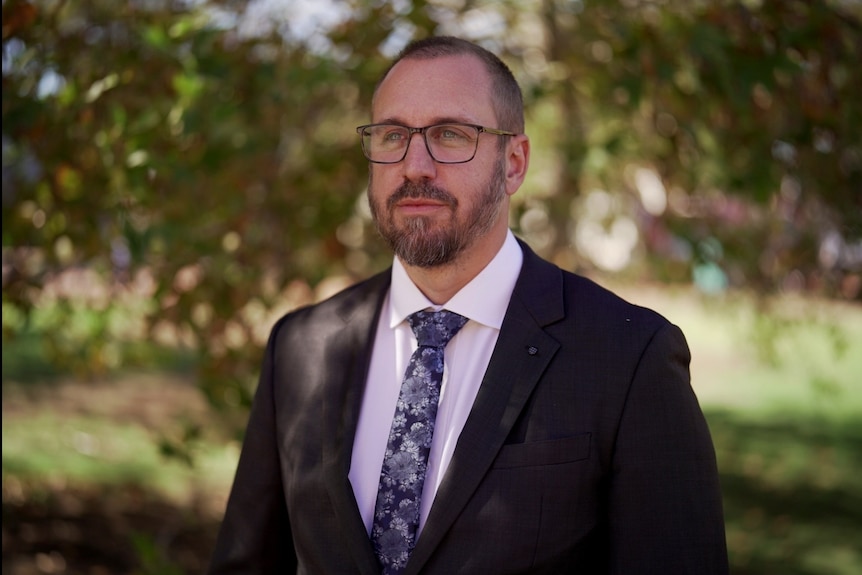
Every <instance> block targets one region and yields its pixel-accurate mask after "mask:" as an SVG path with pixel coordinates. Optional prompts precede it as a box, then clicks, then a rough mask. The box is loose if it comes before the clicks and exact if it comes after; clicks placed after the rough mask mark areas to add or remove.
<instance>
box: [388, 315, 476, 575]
mask: <svg viewBox="0 0 862 575" xmlns="http://www.w3.org/2000/svg"><path fill="white" fill-rule="evenodd" d="M407 321H408V323H409V324H410V327H411V328H412V329H413V333H414V334H415V335H416V340H417V341H418V342H419V347H418V348H417V349H416V351H415V352H413V355H412V356H411V358H410V363H409V364H408V365H407V371H406V373H405V374H404V380H403V382H402V384H401V392H400V394H399V396H398V403H397V404H396V407H395V416H394V418H393V419H392V427H391V429H390V430H389V441H388V443H387V445H386V454H385V456H384V458H383V468H382V469H381V471H380V485H379V487H378V491H377V504H376V506H375V509H374V521H373V525H372V528H371V541H372V543H373V545H374V551H375V553H376V554H377V558H378V560H379V561H380V565H381V567H382V569H383V573H384V574H386V575H390V574H396V573H400V572H401V571H403V570H404V568H405V567H406V566H407V559H408V558H409V557H410V552H411V551H412V550H413V547H414V546H415V544H416V529H417V528H418V526H419V511H420V508H419V503H420V499H421V497H422V488H423V486H424V484H425V472H426V469H427V466H428V453H429V451H430V450H431V440H432V438H433V435H434V421H435V419H436V417H437V403H438V401H439V399H440V385H441V383H442V381H443V348H445V347H446V344H448V343H449V340H451V339H452V338H453V337H455V334H456V333H458V331H459V330H460V329H461V328H462V327H464V324H465V323H467V318H465V317H463V316H460V315H458V314H456V313H453V312H450V311H446V310H441V311H437V312H429V311H420V312H416V313H414V314H413V315H411V316H410V317H408V318H407Z"/></svg>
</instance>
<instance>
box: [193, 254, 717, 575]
mask: <svg viewBox="0 0 862 575" xmlns="http://www.w3.org/2000/svg"><path fill="white" fill-rule="evenodd" d="M522 248H523V249H524V264H523V268H522V270H521V274H520V277H519V279H518V282H517V285H516V287H515V290H514V293H513V295H512V299H511V302H510V304H509V308H508V311H507V312H506V316H505V320H504V322H503V325H502V329H501V331H500V336H499V340H498V342H497V346H496V348H495V350H494V353H493V356H492V358H491V361H490V364H489V366H488V370H487V372H486V374H485V377H484V380H483V381H482V384H481V388H480V390H479V393H478V396H477V398H476V401H475V404H474V406H473V409H472V411H471V413H470V416H469V418H468V420H467V423H466V425H465V427H464V430H463V432H462V433H461V436H460V439H459V440H458V445H457V447H456V449H455V452H454V455H453V458H452V461H451V463H450V466H449V468H448V470H447V472H446V476H445V478H444V480H443V483H442V484H441V485H440V488H439V491H438V492H437V496H436V498H435V500H434V504H433V507H432V509H431V511H430V514H429V516H428V519H427V521H426V523H425V526H424V530H423V532H422V534H421V536H420V537H419V540H418V542H417V545H416V548H415V550H414V551H413V554H412V556H411V558H410V562H409V564H408V567H407V571H406V573H408V574H418V573H423V574H429V575H430V574H440V575H452V574H456V573H465V574H480V575H485V574H493V575H502V574H517V573H553V574H558V573H565V574H592V573H602V574H605V573H614V574H616V573H619V574H625V575H631V574H641V573H656V574H661V575H676V574H684V573H691V574H697V575H704V574H713V573H726V572H727V554H726V548H725V537H724V523H723V514H722V503H721V494H720V491H719V484H718V474H717V471H716V462H715V454H714V450H713V446H712V442H711V439H710V436H709V431H708V429H707V426H706V423H705V421H704V418H703V415H702V413H701V410H700V407H699V406H698V403H697V400H696V398H695V396H694V394H693V392H692V390H691V387H690V384H689V371H688V365H689V359H690V356H689V350H688V347H687V345H686V342H685V339H684V337H683V335H682V333H681V332H680V330H679V329H678V328H677V327H676V326H674V325H672V324H670V323H669V322H668V321H667V320H665V319H664V318H662V317H661V316H659V315H658V314H656V313H654V312H652V311H650V310H647V309H644V308H640V307H637V306H634V305H631V304H629V303H626V302H625V301H623V300H622V299H620V298H618V297H617V296H615V295H613V294H611V293H610V292H608V291H606V290H605V289H603V288H600V287H599V286H597V285H596V284H594V283H592V282H590V281H589V280H586V279H584V278H582V277H579V276H576V275H574V274H570V273H567V272H564V271H562V270H560V269H559V268H557V267H556V266H554V265H552V264H550V263H548V262H546V261H544V260H542V259H540V258H539V257H538V256H536V255H535V254H534V253H533V252H532V251H530V249H529V248H527V247H526V246H525V245H522ZM389 282H390V273H389V272H384V273H382V274H380V275H377V276H375V277H373V278H371V279H369V280H367V281H365V282H362V283H360V284H357V285H355V286H353V287H351V288H349V289H347V290H346V291H344V292H342V293H340V294H338V295H336V296H335V297H333V298H331V299H329V300H327V301H325V302H323V303H320V304H318V305H315V306H312V307H308V308H304V309H301V310H298V311H296V312H293V313H290V314H288V315H287V316H285V317H284V318H282V319H281V320H280V321H279V322H278V323H277V324H276V326H275V327H274V329H273V331H272V335H271V337H270V341H269V345H268V347H267V351H266V357H265V360H264V363H263V369H262V373H261V377H260V384H259V387H258V390H257V394H256V396H255V401H254V405H253V407H252V411H251V415H250V420H249V424H248V430H247V433H246V437H245V441H244V445H243V450H242V454H241V456H240V461H239V465H238V469H237V474H236V479H235V482H234V486H233V489H232V492H231V494H230V498H229V502H228V505H227V510H226V513H225V518H224V522H223V524H222V528H221V531H220V534H219V538H218V542H217V545H216V550H215V553H214V556H213V560H212V564H211V570H210V573H211V574H212V575H222V574H240V573H243V574H258V573H259V574H264V573H267V574H271V573H279V574H280V573H294V572H296V573H303V574H305V573H308V574H326V575H329V574H353V573H361V574H368V575H370V574H373V573H379V572H380V571H379V568H378V566H377V562H376V559H375V557H374V554H373V551H372V547H371V544H370V542H369V539H368V536H367V534H366V532H365V527H364V525H363V523H362V520H361V518H360V515H359V511H358V509H357V505H356V501H355V499H354V497H353V491H352V489H351V485H350V482H349V480H348V477H347V474H348V470H349V468H350V458H351V453H352V447H353V437H354V433H355V430H356V423H357V417H358V413H359V406H360V403H361V401H360V400H361V398H362V392H363V387H364V382H365V377H366V374H367V371H368V365H369V358H370V355H371V348H372V345H373V341H374V332H375V329H376V326H377V319H378V315H379V313H380V308H381V302H382V301H383V297H384V294H385V293H386V291H387V289H388V287H389Z"/></svg>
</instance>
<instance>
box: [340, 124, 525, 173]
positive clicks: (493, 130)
mask: <svg viewBox="0 0 862 575" xmlns="http://www.w3.org/2000/svg"><path fill="white" fill-rule="evenodd" d="M378 126H396V127H398V128H404V129H405V130H407V145H406V146H404V153H403V154H402V155H401V157H400V158H399V159H397V160H392V161H389V162H382V161H380V160H372V159H371V158H370V157H369V155H368V151H367V150H366V149H365V138H364V137H363V136H364V131H365V130H367V129H368V128H376V127H378ZM439 126H464V127H468V128H474V129H475V130H476V131H477V132H478V134H476V146H475V147H474V148H473V153H472V154H471V155H470V157H469V158H467V159H466V160H458V161H457V162H447V161H441V160H438V159H437V158H435V157H434V152H432V151H431V146H430V145H428V136H426V131H427V130H430V129H431V128H437V127H439ZM482 132H485V133H486V134H493V135H495V136H517V135H518V134H516V133H515V132H509V131H506V130H498V129H496V128H487V127H485V126H480V125H478V124H467V123H464V122H440V123H437V124H431V125H430V126H424V127H422V128H413V127H411V126H404V125H402V124H394V123H392V122H384V123H382V124H365V125H364V126H357V127H356V133H357V134H359V137H360V139H359V145H360V146H361V147H362V153H363V154H364V155H365V158H366V159H367V160H368V161H369V162H371V163H373V164H397V163H399V162H403V161H404V158H406V157H407V150H409V149H410V144H411V143H412V142H413V134H422V141H423V142H424V143H425V149H426V150H428V155H429V156H431V159H432V160H434V161H435V162H437V163H438V164H466V163H467V162H470V161H472V160H473V158H475V157H476V152H477V151H478V150H479V134H481V133H482Z"/></svg>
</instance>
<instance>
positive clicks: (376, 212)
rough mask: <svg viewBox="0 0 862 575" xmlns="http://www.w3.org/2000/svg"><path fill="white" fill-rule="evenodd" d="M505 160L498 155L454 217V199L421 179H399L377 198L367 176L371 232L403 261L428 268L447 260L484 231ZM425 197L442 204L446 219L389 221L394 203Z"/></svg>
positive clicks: (494, 212)
mask: <svg viewBox="0 0 862 575" xmlns="http://www.w3.org/2000/svg"><path fill="white" fill-rule="evenodd" d="M505 169H506V168H505V162H504V160H503V158H502V157H501V158H500V160H499V161H498V162H497V164H496V165H495V166H494V171H493V172H492V174H491V176H490V177H489V178H488V181H487V182H486V183H485V185H484V186H483V187H482V192H481V193H480V194H479V196H478V197H477V198H476V201H475V203H474V204H473V207H472V209H470V210H469V211H468V212H465V213H464V214H463V216H462V217H461V218H459V217H458V206H459V202H458V199H457V198H455V197H454V196H453V195H452V194H451V193H449V192H448V191H447V190H445V189H443V188H441V187H438V186H435V185H434V184H431V183H430V182H427V181H422V182H421V183H415V182H410V181H405V182H404V183H403V184H401V186H399V187H398V189H396V190H395V193H393V194H392V195H391V196H390V197H389V198H387V199H386V202H385V204H386V205H385V208H384V206H383V205H382V202H378V201H375V200H374V199H373V198H372V197H371V194H370V191H371V188H372V186H373V176H369V183H368V189H369V205H370V207H371V215H372V217H373V219H374V224H375V226H376V227H377V232H378V233H379V234H380V236H381V237H382V238H383V239H384V240H385V241H386V243H387V244H388V245H389V248H390V249H391V250H392V251H393V252H395V255H397V256H398V257H399V258H400V259H401V261H403V262H404V263H406V264H408V265H411V266H415V267H420V268H433V267H437V266H443V265H446V264H449V263H451V262H453V261H454V260H455V258H456V257H457V256H458V255H459V254H460V253H461V252H463V251H464V250H465V249H467V248H468V247H469V246H470V245H471V244H472V243H473V242H474V241H476V240H477V239H479V238H481V237H482V236H484V235H485V234H487V233H488V232H489V231H490V230H491V228H492V227H493V226H494V223H495V222H496V221H497V217H498V216H499V214H500V209H501V207H502V206H503V199H504V198H505V196H506V191H505V181H506V176H505ZM408 198H410V199H418V198H423V199H430V200H434V201H436V202H441V203H443V204H444V205H445V206H446V207H448V209H449V212H450V214H451V217H450V219H449V221H448V222H444V223H436V222H435V221H434V220H433V219H432V218H430V217H428V216H411V217H408V218H405V219H404V222H403V223H402V224H401V225H399V224H398V223H396V221H395V206H396V204H397V203H398V202H400V201H401V200H404V199H408Z"/></svg>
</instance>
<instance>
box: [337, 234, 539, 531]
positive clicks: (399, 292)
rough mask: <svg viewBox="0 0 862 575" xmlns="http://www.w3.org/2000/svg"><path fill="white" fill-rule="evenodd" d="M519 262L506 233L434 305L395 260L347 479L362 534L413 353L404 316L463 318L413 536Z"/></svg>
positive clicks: (466, 410) (447, 360)
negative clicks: (473, 272)
mask: <svg viewBox="0 0 862 575" xmlns="http://www.w3.org/2000/svg"><path fill="white" fill-rule="evenodd" d="M523 259H524V255H523V253H522V252H521V248H520V246H519V245H518V242H517V241H516V240H515V236H514V235H512V232H511V231H509V232H508V234H507V236H506V240H505V242H504V243H503V247H502V248H500V251H499V252H497V255H496V256H494V259H493V260H491V262H490V263H489V264H488V265H487V266H485V269H483V270H482V271H481V272H480V273H479V275H477V276H476V277H475V278H473V280H472V281H471V282H470V283H468V284H467V285H465V286H464V287H463V288H462V289H461V290H460V291H459V292H458V293H456V294H455V295H454V296H453V297H452V299H450V300H449V301H448V302H446V303H445V304H444V305H442V306H436V305H434V304H432V303H431V302H430V301H429V300H428V298H426V297H425V295H424V294H423V293H422V292H421V291H420V290H419V288H417V287H416V285H415V284H414V283H413V281H412V280H411V279H410V277H409V276H408V275H407V272H406V271H405V269H404V266H403V265H402V264H401V262H400V261H399V260H398V258H395V262H394V263H393V266H392V285H391V287H390V290H389V293H388V295H387V297H386V300H385V301H384V303H383V309H382V311H381V314H380V322H379V324H378V326H377V335H376V336H375V340H374V352H373V353H372V356H371V367H370V369H369V372H368V381H367V382H366V385H365V392H364V396H363V399H362V407H361V410H360V412H359V424H358V427H357V429H356V438H355V439H354V442H353V459H352V461H351V465H350V474H349V477H350V483H351V485H352V486H353V493H354V496H355V497H356V503H357V504H358V505H359V512H360V514H361V515H362V519H363V521H364V522H365V529H366V530H367V531H368V532H369V533H370V532H371V523H372V519H373V515H374V505H375V503H376V501H377V485H378V483H379V482H380V469H381V467H382V466H383V456H384V453H385V451H386V443H387V441H388V439H389V427H390V426H391V424H392V417H393V415H394V414H395V404H396V403H397V401H398V394H399V392H400V390H401V380H402V378H403V376H404V371H405V370H406V369H407V363H408V362H409V361H410V356H411V355H412V354H413V352H414V351H415V350H416V347H417V343H416V337H415V336H414V335H413V331H412V330H411V329H410V325H409V324H408V323H407V317H408V316H409V315H411V314H412V313H415V312H417V311H421V310H424V309H429V308H430V309H434V310H439V309H444V308H445V309H447V310H449V311H453V312H455V313H458V314H461V315H463V316H464V317H466V318H467V319H469V321H468V322H467V323H466V324H465V325H464V327H463V328H461V331H459V332H458V333H457V334H456V335H455V337H454V338H452V340H451V341H450V342H449V344H448V345H447V346H446V349H445V351H444V367H443V384H442V387H441V388H440V403H439V406H438V408H437V421H436V424H435V427H434V439H433V441H432V443H431V453H430V454H429V457H428V471H427V474H426V476H425V487H424V491H423V493H422V503H421V515H420V522H419V530H420V531H421V529H422V526H423V525H424V524H425V519H426V518H427V517H428V512H429V510H430V509H431V504H432V503H433V502H434V496H435V494H436V493H437V488H438V487H439V486H440V483H441V482H442V481H443V476H444V474H445V472H446V468H447V466H448V465H449V462H450V461H451V459H452V453H453V452H454V451H455V444H456V443H457V442H458V436H459V435H460V434H461V430H462V429H463V428H464V423H465V422H466V421H467V416H468V415H469V414H470V410H471V409H472V407H473V401H474V400H475V399H476V394H477V393H478V391H479V386H480V384H481V383H482V378H483V377H484V376H485V370H486V369H487V368H488V362H489V361H490V359H491V353H492V352H493V351H494V346H495V345H496V343H497V336H498V335H499V333H500V326H501V325H502V324H503V316H505V314H506V309H507V308H508V306H509V299H510V298H511V296H512V290H513V289H514V288H515V282H516V281H517V279H518V274H519V273H520V271H521V264H522V262H523Z"/></svg>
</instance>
